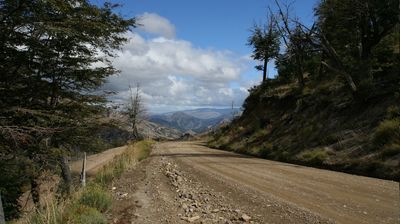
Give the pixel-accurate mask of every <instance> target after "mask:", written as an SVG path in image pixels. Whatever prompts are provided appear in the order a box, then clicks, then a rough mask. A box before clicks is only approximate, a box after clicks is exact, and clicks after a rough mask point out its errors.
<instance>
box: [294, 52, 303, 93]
mask: <svg viewBox="0 0 400 224" xmlns="http://www.w3.org/2000/svg"><path fill="white" fill-rule="evenodd" d="M296 64H297V66H296V70H297V72H296V73H297V81H298V83H299V88H300V89H303V87H304V78H303V66H302V61H301V58H300V56H299V55H296Z"/></svg>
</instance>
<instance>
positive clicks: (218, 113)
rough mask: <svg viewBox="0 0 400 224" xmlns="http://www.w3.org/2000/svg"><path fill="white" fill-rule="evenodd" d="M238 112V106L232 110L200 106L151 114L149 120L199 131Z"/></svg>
mask: <svg viewBox="0 0 400 224" xmlns="http://www.w3.org/2000/svg"><path fill="white" fill-rule="evenodd" d="M238 113H240V110H239V109H238V108H234V109H233V110H232V109H213V108H201V109H195V110H184V111H176V112H169V113H164V114H157V115H151V116H150V118H149V120H150V121H151V122H153V123H157V124H160V125H163V126H167V127H170V128H174V129H177V130H179V131H182V132H188V131H193V132H196V133H201V132H204V131H207V130H209V129H210V128H213V127H214V126H216V125H219V124H220V123H221V122H226V121H229V120H231V119H232V117H233V116H234V115H235V114H238Z"/></svg>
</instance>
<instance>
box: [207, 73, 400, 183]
mask: <svg viewBox="0 0 400 224" xmlns="http://www.w3.org/2000/svg"><path fill="white" fill-rule="evenodd" d="M385 79H386V81H385V82H382V81H376V82H375V83H374V85H373V86H370V87H369V88H368V89H367V90H360V92H359V93H358V94H355V95H353V94H352V93H351V92H350V91H347V90H346V87H345V86H344V85H343V84H341V83H340V82H335V81H331V82H325V83H319V84H318V85H313V84H312V82H308V83H307V85H306V87H305V88H304V89H303V90H302V91H301V92H299V91H298V89H297V88H296V84H295V83H292V84H286V85H283V84H279V83H278V81H277V80H269V82H267V83H265V84H264V85H260V86H257V87H254V88H253V89H251V90H250V96H249V97H248V98H247V99H246V101H245V103H244V108H245V110H244V112H243V114H242V116H241V117H240V118H238V119H236V120H234V121H233V122H232V123H231V124H230V125H229V126H226V127H223V128H221V129H220V130H218V131H217V132H216V133H215V134H214V135H213V136H212V137H211V140H210V142H209V145H210V146H212V147H216V148H220V149H225V150H230V151H235V152H240V153H245V154H251V155H256V156H259V157H263V158H267V159H272V160H279V161H285V162H291V163H297V164H305V165H309V166H315V167H322V168H328V169H333V170H340V171H345V172H350V173H355V174H362V175H367V176H374V177H379V178H388V179H396V178H397V177H398V166H399V160H400V107H399V90H400V89H399V85H398V83H399V78H398V77H396V76H392V78H389V77H386V78H385Z"/></svg>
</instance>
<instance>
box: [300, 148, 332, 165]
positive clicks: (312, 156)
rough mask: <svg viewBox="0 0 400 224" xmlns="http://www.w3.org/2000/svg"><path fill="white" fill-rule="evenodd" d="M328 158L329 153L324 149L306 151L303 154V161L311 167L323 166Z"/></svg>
mask: <svg viewBox="0 0 400 224" xmlns="http://www.w3.org/2000/svg"><path fill="white" fill-rule="evenodd" d="M327 158H328V153H327V152H326V151H325V150H324V149H316V150H312V151H306V152H304V153H302V154H301V159H303V160H304V161H305V162H307V163H309V164H311V165H322V164H323V162H324V161H325V160H326V159H327Z"/></svg>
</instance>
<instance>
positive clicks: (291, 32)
mask: <svg viewBox="0 0 400 224" xmlns="http://www.w3.org/2000/svg"><path fill="white" fill-rule="evenodd" d="M275 4H276V5H277V7H278V15H279V20H278V18H276V19H275V22H276V27H277V29H278V31H279V33H280V35H281V37H282V39H283V43H284V44H285V45H286V48H287V50H288V51H291V55H293V57H294V59H295V64H296V77H297V81H298V84H299V87H300V88H301V89H302V88H303V87H304V77H303V73H304V71H303V64H304V44H305V42H304V39H303V38H302V35H299V34H300V33H299V32H301V30H299V27H298V26H297V25H295V28H294V29H293V28H291V26H290V25H291V24H290V22H291V21H290V18H289V9H290V5H285V12H284V11H283V9H282V7H281V5H280V4H279V2H278V0H275ZM270 11H271V10H270ZM271 14H272V12H271ZM279 21H281V22H279Z"/></svg>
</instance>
